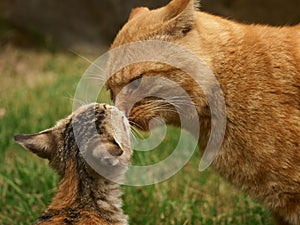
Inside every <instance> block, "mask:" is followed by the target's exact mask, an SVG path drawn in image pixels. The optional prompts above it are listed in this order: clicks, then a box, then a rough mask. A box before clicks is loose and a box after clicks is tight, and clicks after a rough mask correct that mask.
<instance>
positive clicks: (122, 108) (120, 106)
mask: <svg viewBox="0 0 300 225" xmlns="http://www.w3.org/2000/svg"><path fill="white" fill-rule="evenodd" d="M115 106H116V107H117V108H118V109H119V110H120V111H122V112H123V113H124V114H125V116H126V117H127V118H128V117H129V111H130V110H128V108H127V107H126V103H124V102H123V103H120V102H119V101H117V100H116V102H115Z"/></svg>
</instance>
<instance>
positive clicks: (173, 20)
mask: <svg viewBox="0 0 300 225" xmlns="http://www.w3.org/2000/svg"><path fill="white" fill-rule="evenodd" d="M197 8H198V1H197V0H172V1H171V2H170V3H169V4H168V5H167V6H166V7H164V8H163V11H162V17H163V21H164V26H163V32H164V33H166V34H168V35H172V36H175V37H176V36H183V35H185V34H186V33H188V32H189V31H190V30H191V29H192V28H193V26H194V24H195V11H196V9H197Z"/></svg>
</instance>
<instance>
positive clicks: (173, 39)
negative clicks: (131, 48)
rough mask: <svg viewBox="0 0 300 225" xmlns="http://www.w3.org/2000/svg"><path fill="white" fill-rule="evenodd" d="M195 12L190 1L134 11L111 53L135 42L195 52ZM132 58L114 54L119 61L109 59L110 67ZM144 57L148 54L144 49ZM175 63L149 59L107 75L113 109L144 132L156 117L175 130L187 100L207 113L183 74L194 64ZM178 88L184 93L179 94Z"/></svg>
mask: <svg viewBox="0 0 300 225" xmlns="http://www.w3.org/2000/svg"><path fill="white" fill-rule="evenodd" d="M195 14H196V1H194V0H173V1H171V2H170V3H169V4H168V5H167V6H165V7H162V8H159V9H155V10H149V9H147V8H137V9H134V10H133V11H132V13H131V15H130V17H129V21H128V22H127V23H126V24H125V25H124V27H123V28H122V29H121V31H120V32H119V33H118V35H117V36H116V38H115V40H114V42H113V44H112V49H116V48H118V47H120V46H122V45H126V44H129V43H134V42H137V41H147V40H156V41H164V42H169V43H174V44H176V45H178V46H181V47H184V48H185V49H189V50H191V52H197V51H198V49H196V47H194V46H193V45H195V46H196V44H195V40H197V39H198V38H199V37H198V36H199V34H198V31H197V29H196V28H195V27H196V22H197V21H196V19H195V17H196V15H195ZM139 52H141V51H139ZM133 54H135V53H134V52H130V53H128V52H124V55H123V54H119V55H117V54H116V55H117V57H119V59H114V58H113V57H111V58H112V59H111V60H110V61H111V62H110V64H112V65H113V64H114V63H115V64H118V62H117V61H118V60H122V58H123V57H127V56H128V57H129V58H130V57H131V56H132V55H133ZM145 54H151V53H150V52H149V53H147V51H146V52H145ZM170 57H172V55H170ZM115 58H116V57H115ZM176 62H180V63H181V66H180V67H174V66H172V65H168V64H166V63H164V62H153V61H149V62H140V63H135V64H131V65H129V66H126V67H124V68H122V69H121V70H119V71H118V72H116V73H114V74H112V76H111V77H110V79H109V80H108V81H107V88H108V90H110V92H111V96H112V99H113V101H114V103H115V105H116V106H117V107H118V108H120V109H121V110H122V111H124V112H125V114H127V116H128V117H129V119H130V121H131V122H133V124H135V125H137V126H138V127H139V128H142V129H146V130H147V129H148V128H149V126H148V124H149V121H150V120H151V119H152V118H157V117H160V118H163V119H164V120H165V122H166V123H168V124H173V125H176V126H177V125H179V114H178V110H179V111H180V110H181V111H183V112H184V111H185V112H187V111H189V110H188V107H189V106H190V105H191V104H193V103H192V102H197V105H195V106H196V108H197V111H203V110H206V109H207V101H206V99H205V97H204V93H203V92H202V90H201V89H199V85H198V84H197V82H196V81H195V80H193V79H192V78H191V76H190V74H188V73H187V72H186V71H184V70H182V68H184V67H187V66H188V67H190V69H193V68H191V67H193V65H192V64H191V63H190V62H188V60H186V58H184V56H182V59H177V61H176ZM181 88H182V89H183V90H184V91H185V92H186V93H182V91H181V90H180V89H181ZM184 94H186V96H188V97H190V99H188V98H186V96H184ZM164 97H166V98H164ZM176 106H177V108H176ZM176 111H177V112H176Z"/></svg>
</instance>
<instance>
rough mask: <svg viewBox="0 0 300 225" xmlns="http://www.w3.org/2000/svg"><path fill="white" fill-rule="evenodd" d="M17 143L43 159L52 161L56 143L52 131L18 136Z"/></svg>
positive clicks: (15, 137) (16, 137)
mask: <svg viewBox="0 0 300 225" xmlns="http://www.w3.org/2000/svg"><path fill="white" fill-rule="evenodd" d="M14 139H15V141H16V142H17V143H18V144H20V145H22V146H23V147H24V148H26V149H28V150H29V151H31V152H33V153H35V154H36V155H38V156H39V157H41V158H46V159H50V158H51V152H52V149H53V146H54V145H55V141H54V138H53V135H52V133H51V131H46V132H42V133H38V134H18V135H15V136H14Z"/></svg>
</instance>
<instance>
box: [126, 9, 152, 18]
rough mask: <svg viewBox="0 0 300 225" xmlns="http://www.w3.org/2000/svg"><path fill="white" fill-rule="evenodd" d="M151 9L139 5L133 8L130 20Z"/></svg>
mask: <svg viewBox="0 0 300 225" xmlns="http://www.w3.org/2000/svg"><path fill="white" fill-rule="evenodd" d="M149 11H150V10H149V9H148V8H146V7H139V8H135V9H133V10H131V13H130V15H129V19H128V20H132V19H133V18H134V17H136V16H138V15H141V14H143V13H146V12H149Z"/></svg>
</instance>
